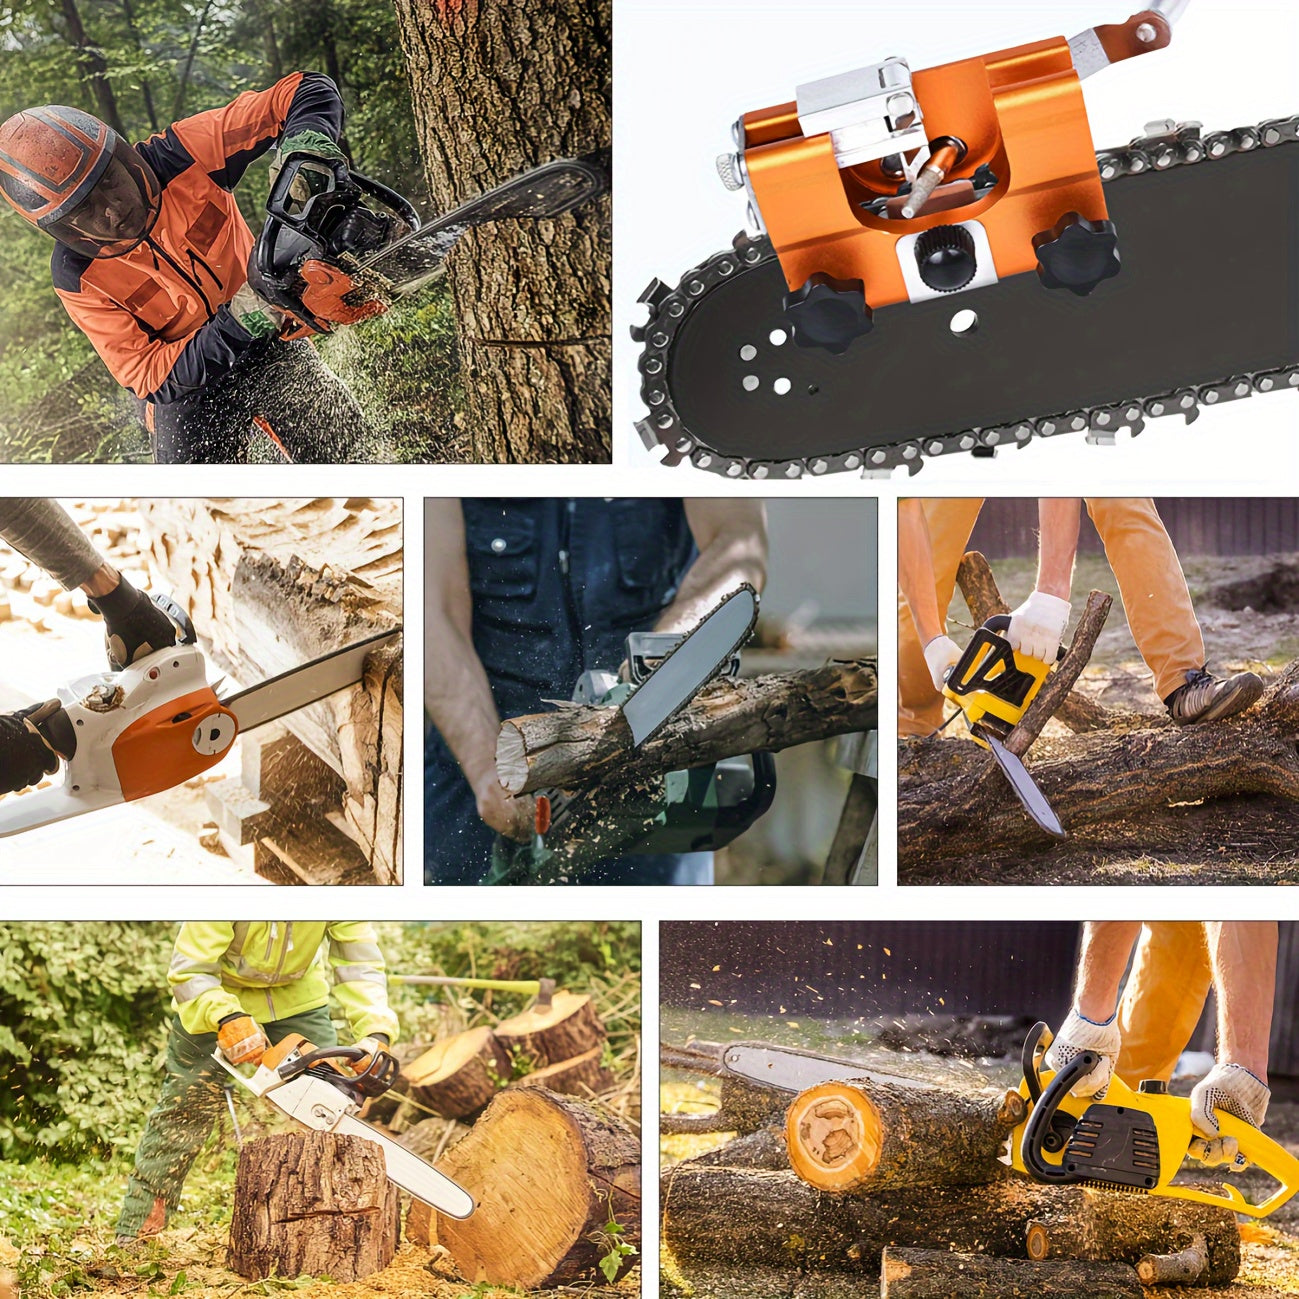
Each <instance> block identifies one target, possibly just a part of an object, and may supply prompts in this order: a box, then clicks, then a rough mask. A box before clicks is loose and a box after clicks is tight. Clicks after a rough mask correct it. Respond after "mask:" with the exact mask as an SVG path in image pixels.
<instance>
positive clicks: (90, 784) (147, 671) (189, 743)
mask: <svg viewBox="0 0 1299 1299" xmlns="http://www.w3.org/2000/svg"><path fill="white" fill-rule="evenodd" d="M153 601H154V603H155V604H157V605H158V606H159V608H161V609H162V610H163V612H164V613H166V614H167V616H168V617H169V618H171V620H172V622H173V623H175V624H176V625H177V627H178V629H179V631H180V637H181V639H180V642H179V643H178V644H176V645H173V646H171V647H170V648H169V649H163V650H158V651H157V652H155V653H153V654H147V655H145V656H144V657H143V658H141V659H138V660H137V661H136V662H134V663H132V664H131V665H130V666H129V667H126V668H123V669H122V671H120V672H111V673H100V674H98V675H95V676H88V677H83V678H81V679H80V680H77V681H74V682H72V683H71V684H70V685H68V686H64V687H60V689H59V692H58V696H59V699H60V700H61V702H62V703H63V710H62V711H61V712H58V713H55V714H54V716H53V717H52V718H50V719H49V721H48V722H47V723H45V724H44V726H45V729H46V730H47V732H48V734H47V738H48V739H49V741H50V742H51V744H53V746H54V747H55V749H57V750H58V752H59V753H61V754H63V755H64V756H65V758H66V764H65V770H64V773H63V779H62V781H61V782H59V783H56V784H53V785H51V786H49V787H48V788H37V789H33V790H30V791H28V792H25V793H20V794H15V795H12V796H10V797H7V798H5V799H4V800H3V801H0V838H4V837H5V836H7V835H12V834H17V833H19V832H20V831H22V830H32V829H35V828H36V827H37V826H42V825H49V824H51V823H52V822H55V821H64V820H67V819H68V818H69V817H74V816H81V815H83V814H84V813H86V812H94V811H97V810H98V809H100V808H103V807H109V806H111V805H113V804H115V803H132V802H134V801H135V800H136V799H141V798H147V797H148V796H149V795H150V794H158V793H161V792H162V791H163V790H165V789H172V788H174V787H175V786H177V785H181V784H184V782H185V781H187V780H192V779H193V778H194V777H195V776H199V775H202V773H203V772H205V771H207V770H209V769H210V768H211V767H214V766H215V765H216V764H217V763H218V762H220V761H221V759H222V758H224V757H225V755H226V754H227V753H228V752H229V750H230V746H231V745H232V744H233V743H234V742H235V738H236V737H237V736H238V735H239V734H240V733H241V732H243V731H249V730H252V728H253V727H255V726H262V725H264V724H265V723H267V722H272V721H274V720H275V719H276V718H279V717H283V716H285V715H286V714H287V713H292V712H296V711H297V710H298V709H299V708H305V707H307V705H309V704H314V703H316V702H317V701H318V700H321V699H324V698H325V697H326V696H328V695H332V694H333V693H334V692H335V691H336V690H342V689H344V688H345V687H346V686H350V685H353V684H355V683H356V682H357V681H360V679H361V677H362V674H363V673H364V671H365V662H366V659H367V658H368V657H369V655H370V654H371V653H372V652H373V651H374V650H376V649H379V648H380V647H381V646H383V645H387V644H390V643H392V641H394V640H395V639H396V638H397V637H398V636H399V635H400V634H401V632H400V628H397V629H394V630H392V631H386V632H380V633H379V634H377V635H374V636H368V637H366V638H365V639H364V640H360V641H356V642H354V643H353V644H351V645H348V646H347V647H346V648H344V649H340V650H335V651H333V652H332V653H330V654H325V655H322V656H321V657H320V658H317V659H313V660H312V661H311V662H309V663H304V664H302V665H301V666H300V667H296V668H291V669H290V670H289V671H287V672H283V673H281V674H280V675H279V676H275V677H271V678H269V679H268V680H266V681H263V682H261V683H260V684H259V685H255V686H251V687H250V688H249V689H247V690H243V691H240V692H239V693H237V694H233V695H229V696H227V697H226V698H224V699H222V698H218V696H217V693H216V689H215V688H214V687H213V686H212V685H209V684H208V680H207V668H206V665H205V663H204V659H203V654H202V651H201V650H200V649H199V648H198V645H197V643H196V642H197V639H198V637H197V634H196V633H195V631H194V625H193V623H192V622H191V621H190V619H189V617H188V615H187V614H186V613H185V611H184V610H183V609H182V608H181V607H180V606H179V605H178V604H176V603H175V602H174V601H173V600H170V599H168V598H167V597H166V596H160V595H155V596H154V597H153Z"/></svg>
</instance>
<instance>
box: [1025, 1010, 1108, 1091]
mask: <svg viewBox="0 0 1299 1299" xmlns="http://www.w3.org/2000/svg"><path fill="white" fill-rule="evenodd" d="M1122 1044H1123V1043H1122V1040H1121V1039H1120V1037H1119V1026H1118V1022H1117V1014H1115V1015H1111V1016H1110V1017H1109V1019H1107V1020H1106V1021H1105V1023H1103V1024H1097V1023H1095V1022H1094V1021H1093V1020H1090V1019H1087V1018H1085V1017H1084V1016H1082V1015H1080V1014H1079V1013H1078V1012H1077V1010H1071V1011H1070V1012H1069V1018H1068V1019H1066V1020H1065V1022H1064V1023H1063V1024H1062V1025H1061V1026H1060V1031H1059V1032H1058V1033H1057V1034H1056V1035H1055V1039H1054V1040H1053V1041H1052V1043H1051V1046H1050V1048H1049V1049H1048V1050H1047V1053H1046V1055H1045V1057H1044V1058H1043V1060H1042V1063H1043V1064H1044V1065H1045V1066H1046V1067H1047V1068H1048V1069H1050V1070H1051V1072H1052V1073H1059V1072H1060V1070H1061V1069H1063V1068H1064V1067H1065V1065H1067V1064H1068V1063H1069V1061H1070V1060H1072V1059H1074V1057H1075V1056H1080V1055H1082V1053H1083V1052H1084V1051H1095V1052H1096V1054H1097V1055H1099V1056H1100V1058H1101V1059H1100V1063H1099V1064H1098V1065H1097V1066H1096V1068H1095V1069H1093V1070H1092V1071H1091V1073H1089V1074H1084V1075H1083V1076H1082V1077H1081V1078H1079V1079H1078V1081H1077V1082H1076V1083H1075V1084H1074V1085H1073V1087H1071V1088H1070V1090H1069V1094H1070V1095H1071V1096H1094V1097H1095V1098H1096V1099H1097V1100H1100V1099H1101V1098H1102V1097H1103V1096H1104V1095H1105V1093H1106V1091H1108V1090H1109V1085H1110V1079H1111V1078H1113V1077H1114V1061H1115V1060H1116V1059H1118V1054H1119V1047H1120V1046H1122Z"/></svg>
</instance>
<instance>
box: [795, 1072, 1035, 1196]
mask: <svg viewBox="0 0 1299 1299" xmlns="http://www.w3.org/2000/svg"><path fill="white" fill-rule="evenodd" d="M1024 1114H1025V1106H1024V1100H1023V1098H1022V1097H1021V1096H1020V1095H1019V1093H1018V1092H1006V1093H1003V1094H996V1093H987V1092H957V1091H952V1090H949V1089H947V1088H937V1087H909V1086H904V1085H902V1084H896V1083H874V1082H868V1081H864V1080H862V1081H845V1082H832V1083H822V1084H820V1086H817V1087H811V1088H809V1089H808V1090H807V1091H804V1092H800V1093H799V1094H798V1096H796V1097H795V1098H794V1100H793V1101H792V1102H791V1103H790V1106H789V1110H788V1112H787V1114H786V1116H785V1143H786V1145H787V1146H788V1148H789V1164H790V1167H791V1168H792V1169H793V1170H794V1172H796V1173H797V1174H798V1175H799V1177H801V1178H802V1179H803V1181H805V1182H806V1183H807V1184H808V1185H809V1186H814V1187H816V1188H817V1190H820V1191H830V1192H833V1193H835V1194H843V1193H845V1192H856V1193H863V1192H867V1191H872V1192H873V1191H876V1190H884V1189H890V1188H897V1187H908V1186H910V1187H923V1186H967V1185H973V1184H976V1183H980V1182H995V1181H1000V1180H1002V1179H1003V1178H1005V1177H1008V1176H1010V1170H1009V1169H1008V1168H1007V1167H1006V1166H1005V1165H1004V1164H1002V1163H1001V1162H1000V1160H999V1158H998V1156H999V1155H1000V1154H1001V1150H1002V1147H1003V1145H1004V1144H1005V1141H1006V1138H1007V1137H1008V1136H1009V1135H1010V1133H1011V1131H1012V1130H1013V1129H1014V1127H1015V1126H1016V1124H1018V1123H1020V1122H1022V1121H1023V1118H1024Z"/></svg>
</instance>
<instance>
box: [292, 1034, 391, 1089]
mask: <svg viewBox="0 0 1299 1299" xmlns="http://www.w3.org/2000/svg"><path fill="white" fill-rule="evenodd" d="M367 1054H369V1053H368V1052H367V1051H366V1050H365V1049H364V1048H363V1047H359V1046H321V1047H317V1048H316V1049H315V1050H314V1051H308V1052H307V1053H306V1054H305V1055H301V1056H299V1057H298V1058H297V1059H296V1060H288V1061H286V1062H285V1063H284V1064H282V1065H280V1066H279V1068H278V1069H276V1071H275V1072H276V1073H277V1074H279V1076H280V1077H281V1078H283V1079H284V1081H285V1082H292V1081H293V1079H294V1078H296V1077H298V1076H299V1075H300V1074H304V1073H306V1072H307V1071H308V1070H309V1069H311V1068H313V1067H314V1066H316V1065H321V1064H330V1063H331V1062H333V1061H335V1060H346V1061H347V1062H348V1064H353V1065H354V1064H355V1063H356V1062H357V1061H358V1060H364V1059H365V1057H366V1055H367ZM400 1069H401V1066H400V1064H399V1063H398V1062H397V1057H396V1056H394V1055H392V1054H390V1053H389V1052H387V1051H376V1052H375V1053H374V1058H373V1059H372V1060H371V1062H370V1065H369V1067H368V1068H367V1069H364V1070H362V1071H361V1072H360V1073H354V1074H350V1075H347V1074H344V1075H342V1076H343V1077H344V1078H345V1079H346V1081H347V1082H348V1083H349V1084H350V1085H351V1086H353V1087H355V1088H357V1089H358V1090H359V1091H360V1092H361V1093H362V1094H363V1095H365V1096H382V1095H383V1093H384V1092H386V1091H387V1090H388V1089H389V1088H390V1087H391V1086H392V1085H393V1083H395V1082H396V1081H397V1074H398V1072H399V1071H400Z"/></svg>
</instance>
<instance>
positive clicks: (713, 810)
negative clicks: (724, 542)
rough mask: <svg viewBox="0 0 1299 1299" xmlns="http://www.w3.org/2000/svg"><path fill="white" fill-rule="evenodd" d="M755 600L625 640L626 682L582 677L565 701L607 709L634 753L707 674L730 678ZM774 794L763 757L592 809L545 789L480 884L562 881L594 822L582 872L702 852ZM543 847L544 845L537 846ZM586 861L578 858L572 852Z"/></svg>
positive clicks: (613, 676)
mask: <svg viewBox="0 0 1299 1299" xmlns="http://www.w3.org/2000/svg"><path fill="white" fill-rule="evenodd" d="M757 617H758V597H757V593H756V592H755V591H754V590H753V588H752V587H750V586H747V585H745V586H741V587H740V588H739V590H737V591H735V592H733V593H732V594H731V595H728V596H727V597H726V598H725V599H724V600H723V601H722V602H721V603H720V604H719V605H717V607H716V608H714V609H713V610H712V611H711V612H710V613H709V614H708V615H707V616H706V617H705V618H704V620H703V621H702V622H700V623H699V624H697V625H696V626H695V627H693V628H692V629H691V630H690V631H689V632H687V633H685V634H684V635H680V634H677V633H672V632H633V633H632V634H631V635H630V636H628V638H627V658H626V663H627V678H628V679H627V680H623V679H622V678H621V677H620V675H619V674H618V673H615V672H609V671H602V670H601V671H592V672H584V673H583V674H582V676H581V677H580V678H579V679H578V682H577V685H576V686H575V688H574V690H573V696H572V702H573V703H574V704H578V705H584V706H587V707H596V708H617V709H618V710H619V711H620V712H621V714H622V717H623V720H624V721H625V722H626V723H627V726H628V728H629V730H630V732H631V735H632V743H633V747H635V748H639V747H640V745H641V744H643V743H644V742H645V741H646V740H647V739H649V738H650V737H651V736H652V735H655V734H657V732H658V731H659V730H661V729H662V727H663V726H665V725H666V724H667V723H668V721H669V720H671V718H672V717H674V716H675V715H676V714H677V713H678V712H679V711H680V710H681V709H682V708H684V707H685V706H686V704H688V703H689V702H690V700H691V699H693V698H694V697H695V695H696V694H697V693H698V692H699V690H700V689H701V688H702V687H703V686H704V685H705V684H706V683H707V682H709V681H711V680H712V679H713V678H714V677H715V676H719V675H720V676H731V677H733V676H735V675H737V674H738V672H739V669H740V655H739V649H740V646H741V645H743V644H744V642H745V641H747V640H748V639H749V637H750V636H751V635H752V633H753V628H754V626H755V624H756V623H757ZM775 795H776V767H775V760H774V759H773V758H772V755H771V754H770V753H754V754H743V755H740V756H738V757H732V758H724V759H722V760H721V761H719V762H714V763H706V764H704V765H703V766H699V767H690V768H687V769H685V770H682V771H670V772H667V773H665V774H664V775H662V776H655V777H652V778H651V779H650V781H649V782H648V788H644V789H638V790H637V791H623V792H622V793H621V794H620V796H619V797H618V798H617V799H616V800H606V801H605V802H602V803H601V804H600V806H599V808H598V811H597V808H596V806H595V798H598V794H597V795H596V796H595V798H593V797H592V795H591V793H590V791H586V790H557V789H549V790H543V791H541V792H539V793H538V794H537V796H536V799H535V822H534V829H535V833H534V836H533V839H532V841H531V842H530V843H527V844H520V843H515V842H514V841H513V840H506V839H505V838H504V837H498V838H497V841H496V843H495V845H494V846H493V851H492V870H491V872H490V873H489V875H488V876H487V878H486V879H485V880H484V883H489V884H503V883H518V882H525V881H526V882H528V883H539V882H545V881H546V880H549V879H559V878H561V877H571V875H572V874H574V873H576V872H577V871H578V870H579V869H580V859H581V855H579V857H578V858H577V860H575V859H574V854H573V853H571V852H565V851H564V847H565V846H566V845H568V844H570V843H572V842H573V841H574V840H583V839H584V838H585V831H586V824H587V823H588V822H589V821H590V820H591V819H592V818H595V817H597V816H598V820H599V825H600V834H599V838H598V839H592V849H591V851H592V853H594V854H595V855H594V856H592V857H591V862H592V864H593V863H594V861H597V860H607V859H608V858H611V857H617V856H621V855H623V854H624V853H687V852H710V851H715V850H717V849H719V848H724V847H725V846H726V845H727V844H729V843H730V842H732V840H734V839H736V838H738V837H739V836H740V835H741V834H743V833H744V831H745V830H747V829H748V828H749V827H750V826H751V825H752V824H753V823H754V822H755V821H756V820H757V819H758V818H759V817H760V816H762V815H763V814H764V813H765V812H766V811H767V810H768V809H769V808H770V807H771V803H772V799H774V798H775ZM547 840H549V842H547ZM582 855H586V854H582Z"/></svg>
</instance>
